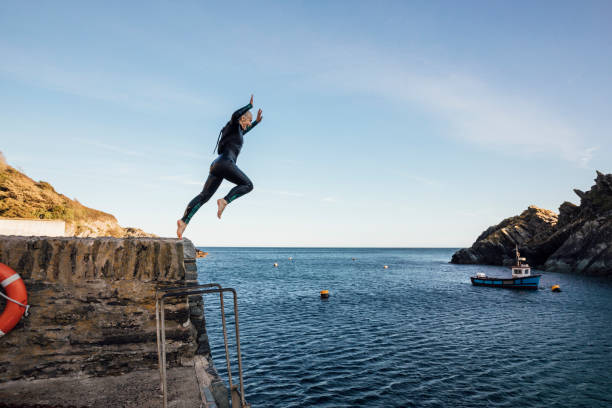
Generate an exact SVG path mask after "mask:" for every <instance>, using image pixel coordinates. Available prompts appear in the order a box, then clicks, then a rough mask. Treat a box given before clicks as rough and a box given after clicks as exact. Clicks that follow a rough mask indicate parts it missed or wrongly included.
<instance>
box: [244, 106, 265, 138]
mask: <svg viewBox="0 0 612 408" xmlns="http://www.w3.org/2000/svg"><path fill="white" fill-rule="evenodd" d="M262 113H263V111H262V110H261V109H260V110H259V111H257V119H255V120H254V121H253V122H251V124H250V125H249V126H248V127H247V128H246V129H244V132H242V134H243V135H244V134H246V133H247V132H248V131H249V130H251V129H253V128H254V127H255V126H256V125H257V124H258V123H259V122H261V120H262V119H263V116H261V114H262Z"/></svg>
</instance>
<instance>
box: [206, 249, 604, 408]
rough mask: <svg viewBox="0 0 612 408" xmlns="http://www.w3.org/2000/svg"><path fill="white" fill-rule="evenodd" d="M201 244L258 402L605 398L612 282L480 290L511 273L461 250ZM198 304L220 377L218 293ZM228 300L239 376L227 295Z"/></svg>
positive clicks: (568, 280) (566, 280)
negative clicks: (480, 275) (478, 282)
mask: <svg viewBox="0 0 612 408" xmlns="http://www.w3.org/2000/svg"><path fill="white" fill-rule="evenodd" d="M200 249H202V250H203V251H206V252H208V253H209V255H208V256H207V257H206V258H201V259H198V261H197V265H198V276H199V280H200V283H211V282H215V283H219V284H221V285H222V286H223V287H228V288H234V289H236V291H237V294H238V307H239V311H238V317H239V327H240V345H241V354H242V364H243V375H244V385H245V396H246V400H247V402H249V403H251V404H252V406H253V407H275V408H276V407H277V408H289V407H317V408H319V407H330V408H331V407H333V408H340V407H351V408H353V407H589V408H592V407H612V280H610V279H605V278H595V277H585V276H580V275H571V274H561V273H554V272H538V271H535V270H534V273H535V272H537V273H542V278H541V280H540V289H539V290H537V291H514V290H508V289H497V288H488V287H475V286H472V285H471V283H470V276H472V275H475V274H476V273H477V272H485V273H486V274H488V275H492V276H495V275H501V276H509V275H510V271H509V270H508V269H507V268H503V267H493V266H479V265H453V264H450V263H449V260H450V259H451V256H452V254H453V253H454V252H455V251H456V248H455V249H453V248H439V249H432V248H427V249H417V248H407V249H397V248H388V249H386V248H200ZM275 264H277V266H275ZM385 265H386V266H387V268H385ZM552 285H560V287H561V289H562V292H560V293H553V292H552V291H551V286H552ZM321 290H328V291H329V294H330V296H329V298H328V299H326V300H325V299H321V297H320V291H321ZM204 302H205V313H206V327H207V332H208V336H209V341H210V345H211V351H212V355H213V360H214V363H215V367H216V368H217V370H218V372H219V374H220V376H221V377H222V378H223V379H224V381H226V383H227V367H226V361H225V349H224V346H223V335H222V330H221V316H220V309H219V300H218V297H216V296H215V295H205V298H204ZM225 310H226V316H227V322H228V328H229V332H230V357H231V363H232V366H231V370H232V372H233V376H232V379H233V380H234V382H235V383H237V381H238V364H237V355H236V347H235V336H234V335H233V333H234V332H233V330H234V322H235V318H234V312H233V306H232V300H231V296H229V295H226V297H225Z"/></svg>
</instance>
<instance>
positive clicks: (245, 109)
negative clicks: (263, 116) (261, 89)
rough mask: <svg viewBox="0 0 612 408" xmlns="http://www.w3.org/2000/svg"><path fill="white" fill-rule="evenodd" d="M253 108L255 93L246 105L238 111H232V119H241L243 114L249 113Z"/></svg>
mask: <svg viewBox="0 0 612 408" xmlns="http://www.w3.org/2000/svg"><path fill="white" fill-rule="evenodd" d="M252 108H253V95H251V101H250V102H249V104H248V105H245V106H243V107H242V108H240V109H238V110H237V111H236V112H234V113H232V119H231V121H232V122H233V121H236V120H238V119H240V117H241V116H242V115H244V114H245V113H247V112H248V111H249V110H250V109H252Z"/></svg>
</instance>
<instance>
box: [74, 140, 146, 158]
mask: <svg viewBox="0 0 612 408" xmlns="http://www.w3.org/2000/svg"><path fill="white" fill-rule="evenodd" d="M72 140H73V141H75V142H79V143H82V144H86V145H89V146H92V147H95V148H97V149H104V150H107V151H109V152H113V153H119V154H124V155H126V156H138V157H145V156H146V155H145V154H144V153H143V152H141V151H137V150H130V149H126V148H123V147H121V146H116V145H110V144H107V143H101V142H98V141H96V140H90V139H83V138H76V137H74V138H72Z"/></svg>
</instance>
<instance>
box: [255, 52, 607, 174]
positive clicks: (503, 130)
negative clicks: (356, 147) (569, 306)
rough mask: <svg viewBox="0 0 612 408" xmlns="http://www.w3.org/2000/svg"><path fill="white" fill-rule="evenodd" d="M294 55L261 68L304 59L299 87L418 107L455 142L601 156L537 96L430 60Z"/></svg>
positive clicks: (580, 161)
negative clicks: (435, 118)
mask: <svg viewBox="0 0 612 408" xmlns="http://www.w3.org/2000/svg"><path fill="white" fill-rule="evenodd" d="M311 41H314V40H311ZM321 43H322V44H324V43H326V41H322V42H321ZM295 48H296V49H299V50H300V54H292V52H293V51H292V50H284V51H286V53H285V52H283V53H281V54H283V56H284V58H283V60H282V61H279V58H275V57H274V55H271V54H269V55H266V56H262V57H261V58H266V60H263V59H260V62H261V63H262V64H272V63H274V64H277V63H278V64H280V65H281V67H282V68H281V69H289V68H288V67H287V66H286V65H287V64H289V63H291V66H292V67H295V66H296V65H298V64H296V60H299V61H300V64H299V66H300V67H301V69H302V70H303V71H302V74H303V77H302V79H303V80H302V81H301V82H300V83H299V85H297V86H308V87H312V86H313V85H314V86H318V87H323V88H325V89H336V90H342V91H346V92H353V93H355V92H357V93H366V94H369V95H376V96H379V97H380V96H382V97H384V98H387V99H389V100H394V101H397V102H398V103H400V104H402V105H405V106H411V107H417V108H419V109H423V110H425V111H428V112H430V113H432V114H433V115H435V116H436V117H437V118H439V119H440V123H444V124H445V125H446V126H447V127H448V130H449V132H448V133H449V134H450V135H452V137H455V138H458V139H461V140H464V141H467V142H469V143H474V144H478V145H482V146H485V147H487V148H492V149H497V150H502V151H507V152H509V153H512V154H528V155H532V154H537V155H550V154H552V155H555V156H557V157H560V158H562V159H563V160H567V161H570V162H573V163H575V164H576V165H578V166H587V165H588V163H589V160H590V159H591V157H592V156H593V153H594V152H595V151H596V148H595V147H593V146H590V145H589V144H588V143H587V142H585V140H588V138H587V137H586V135H585V134H584V133H583V130H582V129H580V128H579V127H577V126H576V125H575V124H574V123H573V122H572V120H571V118H568V117H566V116H564V115H562V114H561V113H559V112H558V111H556V110H555V108H556V107H555V106H552V105H550V104H544V103H543V102H538V95H537V91H534V90H533V89H524V90H518V89H514V88H513V89H506V87H505V84H500V83H488V82H487V81H485V80H483V79H481V78H480V77H479V76H478V75H473V74H470V73H469V72H457V71H456V70H455V68H454V67H452V66H448V65H447V64H444V63H437V62H435V61H434V60H432V59H431V58H423V57H421V56H418V55H412V56H408V57H406V56H399V55H398V56H396V55H393V53H392V52H389V53H385V52H383V51H382V50H378V49H376V48H375V47H369V46H367V45H366V46H360V45H358V44H330V43H329V42H327V44H326V45H325V46H323V47H317V48H316V49H314V48H313V47H295ZM287 55H291V58H289V57H288V56H287ZM283 64H284V65H283ZM270 68H271V69H273V67H270ZM294 69H295V68H294Z"/></svg>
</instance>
